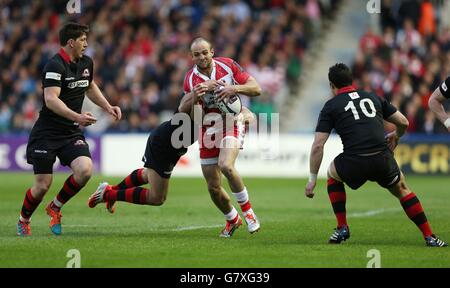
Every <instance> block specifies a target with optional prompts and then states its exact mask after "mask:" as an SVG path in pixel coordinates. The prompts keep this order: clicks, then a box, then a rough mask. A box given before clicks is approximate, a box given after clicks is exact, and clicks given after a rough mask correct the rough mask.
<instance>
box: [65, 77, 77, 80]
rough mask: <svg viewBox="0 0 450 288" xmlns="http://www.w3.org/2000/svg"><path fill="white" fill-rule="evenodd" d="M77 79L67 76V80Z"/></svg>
mask: <svg viewBox="0 0 450 288" xmlns="http://www.w3.org/2000/svg"><path fill="white" fill-rule="evenodd" d="M70 80H75V77H68V78H66V81H70Z"/></svg>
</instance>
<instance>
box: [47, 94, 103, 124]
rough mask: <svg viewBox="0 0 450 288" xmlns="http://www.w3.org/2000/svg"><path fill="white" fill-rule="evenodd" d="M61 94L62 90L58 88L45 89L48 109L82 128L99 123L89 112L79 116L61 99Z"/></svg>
mask: <svg viewBox="0 0 450 288" xmlns="http://www.w3.org/2000/svg"><path fill="white" fill-rule="evenodd" d="M60 93H61V88H60V87H57V86H52V87H45V88H44V101H45V105H46V106H47V108H48V109H50V110H51V111H53V112H55V113H56V114H58V115H59V116H61V117H64V118H66V119H69V120H71V121H73V122H76V123H78V124H80V125H82V126H89V125H91V124H94V123H95V122H96V121H97V119H95V117H94V116H93V115H92V114H91V113H89V112H85V113H83V114H78V113H77V112H75V111H73V110H72V109H70V108H69V107H67V105H66V104H65V103H64V102H63V101H61V99H59V95H60Z"/></svg>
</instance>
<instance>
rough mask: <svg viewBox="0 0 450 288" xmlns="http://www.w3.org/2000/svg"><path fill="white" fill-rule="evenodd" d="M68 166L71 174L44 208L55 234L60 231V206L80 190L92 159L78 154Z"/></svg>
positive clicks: (87, 177) (87, 175)
mask: <svg viewBox="0 0 450 288" xmlns="http://www.w3.org/2000/svg"><path fill="white" fill-rule="evenodd" d="M70 168H71V169H72V171H73V174H72V175H70V176H69V177H68V178H67V179H66V181H65V182H64V185H63V187H62V188H61V190H60V191H59V193H58V195H56V197H55V198H54V199H53V201H51V202H50V203H49V204H48V205H47V207H46V209H45V210H46V212H47V215H48V216H49V217H50V224H49V226H50V230H51V231H52V233H53V234H55V235H61V233H62V226H61V218H62V214H61V208H62V206H63V205H64V204H66V203H67V202H68V201H69V200H70V199H71V198H72V197H73V196H75V195H76V194H77V193H78V192H80V190H81V189H82V188H83V187H84V186H85V185H86V183H87V182H88V181H89V179H90V177H91V175H92V160H91V158H89V157H87V156H78V157H76V158H75V159H74V160H72V161H71V162H70Z"/></svg>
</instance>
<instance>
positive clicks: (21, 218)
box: [19, 215, 30, 223]
mask: <svg viewBox="0 0 450 288" xmlns="http://www.w3.org/2000/svg"><path fill="white" fill-rule="evenodd" d="M19 221H20V222H23V223H30V218H28V219H26V218H23V217H22V215H20V216H19Z"/></svg>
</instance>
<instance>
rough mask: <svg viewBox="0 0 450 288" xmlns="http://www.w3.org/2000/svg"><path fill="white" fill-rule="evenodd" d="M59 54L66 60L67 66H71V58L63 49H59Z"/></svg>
mask: <svg viewBox="0 0 450 288" xmlns="http://www.w3.org/2000/svg"><path fill="white" fill-rule="evenodd" d="M58 54H59V55H60V56H61V57H62V58H63V59H64V61H65V62H66V63H67V64H70V56H69V54H67V52H66V51H65V50H64V49H63V48H61V49H59V52H58Z"/></svg>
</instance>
